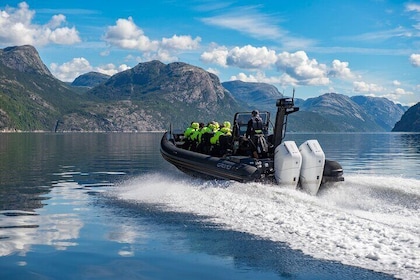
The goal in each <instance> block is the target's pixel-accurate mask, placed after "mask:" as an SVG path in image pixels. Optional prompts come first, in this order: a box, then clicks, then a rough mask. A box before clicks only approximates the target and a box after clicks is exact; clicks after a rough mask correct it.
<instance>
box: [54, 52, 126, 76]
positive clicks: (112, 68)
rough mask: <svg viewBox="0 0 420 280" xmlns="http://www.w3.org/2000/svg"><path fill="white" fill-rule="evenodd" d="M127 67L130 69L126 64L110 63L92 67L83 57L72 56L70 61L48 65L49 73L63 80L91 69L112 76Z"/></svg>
mask: <svg viewBox="0 0 420 280" xmlns="http://www.w3.org/2000/svg"><path fill="white" fill-rule="evenodd" d="M127 69H130V67H129V66H127V65H126V64H121V65H119V66H116V65H114V64H112V63H108V64H105V65H101V66H96V67H94V66H92V65H91V64H90V63H89V61H88V60H87V59H86V58H84V57H77V58H73V59H72V60H71V61H68V62H65V63H63V64H61V65H58V64H56V63H52V64H51V65H50V70H51V73H52V74H53V75H54V76H55V77H56V78H57V79H59V80H61V81H64V82H72V81H74V79H76V78H77V77H78V76H80V75H82V74H86V73H88V72H92V71H95V72H99V73H102V74H106V75H109V76H112V75H114V74H116V73H118V72H121V71H125V70H127Z"/></svg>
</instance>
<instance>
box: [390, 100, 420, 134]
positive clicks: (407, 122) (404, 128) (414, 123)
mask: <svg viewBox="0 0 420 280" xmlns="http://www.w3.org/2000/svg"><path fill="white" fill-rule="evenodd" d="M392 131H401V132H420V102H419V103H417V104H416V105H414V106H412V107H410V108H409V109H408V110H407V111H406V112H405V113H404V115H403V116H402V117H401V120H400V121H398V122H397V123H396V124H395V127H394V128H393V129H392Z"/></svg>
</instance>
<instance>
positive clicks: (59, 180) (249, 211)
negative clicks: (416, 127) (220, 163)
mask: <svg viewBox="0 0 420 280" xmlns="http://www.w3.org/2000/svg"><path fill="white" fill-rule="evenodd" d="M161 136H162V134H161V133H151V134H148V133H109V134H105V133H83V134H78V133H69V134H49V133H45V134H44V133H10V134H9V133H8V134H0V279H392V278H394V277H398V278H403V279H419V278H420V257H419V256H420V214H419V212H420V211H419V210H420V134H394V133H383V134H320V135H313V134H289V135H288V137H287V138H288V139H289V140H295V141H296V143H297V144H298V145H299V144H300V143H302V142H304V141H305V140H307V139H318V141H319V142H320V144H321V146H322V147H323V149H324V152H325V153H326V156H327V158H330V159H334V160H337V161H339V162H340V163H341V164H342V165H343V168H344V170H345V178H346V181H345V182H344V183H343V184H341V185H339V186H333V187H332V188H330V189H327V190H325V191H323V192H322V193H321V194H320V195H319V196H317V197H311V196H308V195H306V194H304V193H301V192H299V191H290V190H283V189H279V188H276V187H273V186H264V185H260V184H255V183H250V184H239V183H236V182H223V181H203V180H199V179H193V178H190V177H188V176H186V175H184V174H182V173H180V172H179V171H177V170H176V169H175V168H174V167H172V166H171V165H169V164H168V163H166V162H165V161H164V160H163V159H162V158H161V156H160V153H159V141H160V138H161Z"/></svg>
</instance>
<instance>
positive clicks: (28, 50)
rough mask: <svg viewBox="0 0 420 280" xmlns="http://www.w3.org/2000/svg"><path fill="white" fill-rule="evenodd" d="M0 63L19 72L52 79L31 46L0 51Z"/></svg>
mask: <svg viewBox="0 0 420 280" xmlns="http://www.w3.org/2000/svg"><path fill="white" fill-rule="evenodd" d="M0 63H1V64H3V65H4V66H6V67H8V68H11V69H13V70H17V71H19V72H24V73H28V74H39V75H48V76H51V77H52V74H51V72H50V71H49V70H48V68H47V66H45V65H44V63H43V62H42V60H41V58H40V56H39V53H38V51H37V50H36V49H35V48H34V47H33V46H31V45H23V46H13V47H7V48H4V49H0Z"/></svg>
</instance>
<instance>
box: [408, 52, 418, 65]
mask: <svg viewBox="0 0 420 280" xmlns="http://www.w3.org/2000/svg"><path fill="white" fill-rule="evenodd" d="M410 63H411V65H413V66H414V67H420V54H416V53H413V54H412V55H410Z"/></svg>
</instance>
